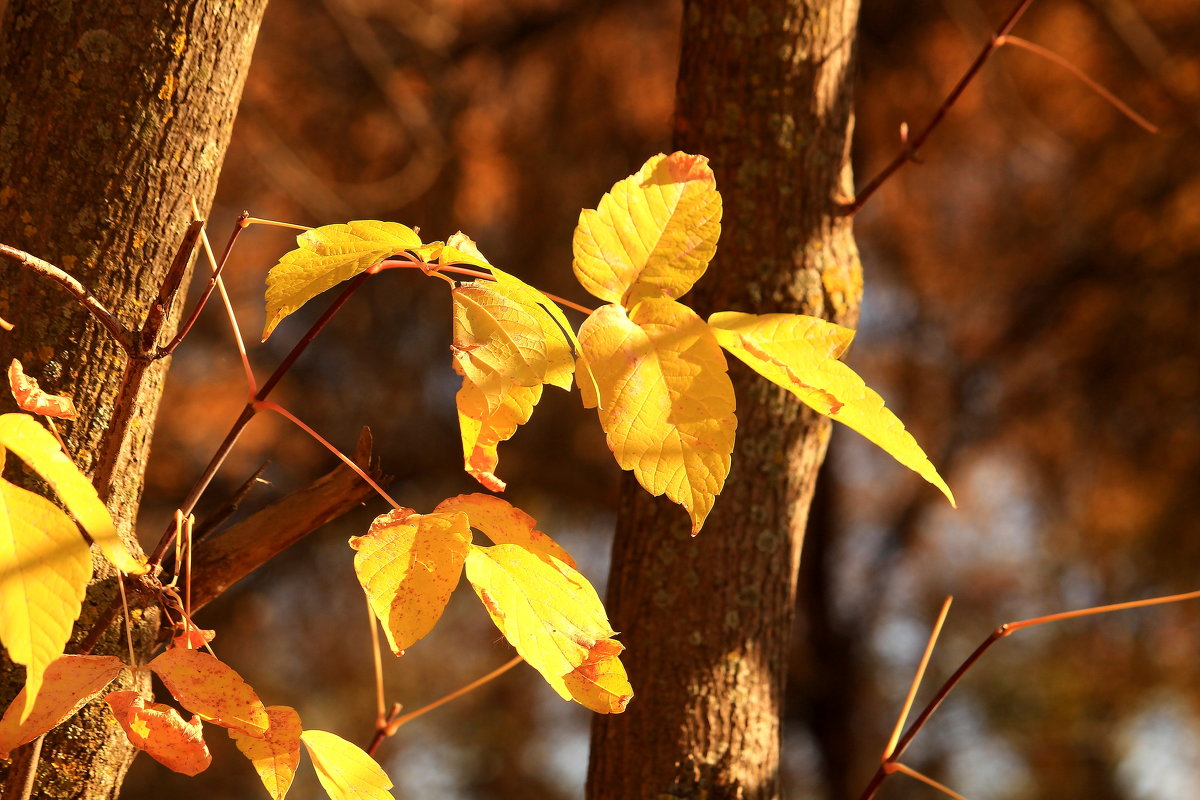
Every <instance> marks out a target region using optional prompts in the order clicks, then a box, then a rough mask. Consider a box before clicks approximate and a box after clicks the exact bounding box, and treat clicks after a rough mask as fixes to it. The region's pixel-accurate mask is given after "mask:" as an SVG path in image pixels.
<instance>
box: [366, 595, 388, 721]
mask: <svg viewBox="0 0 1200 800" xmlns="http://www.w3.org/2000/svg"><path fill="white" fill-rule="evenodd" d="M363 600H364V601H366V604H367V622H368V623H369V624H370V625H371V656H372V661H373V664H374V667H375V727H376V729H379V728H386V727H387V723H388V719H387V701H386V700H384V698H383V652H382V651H381V650H380V647H379V623H378V622H377V621H376V620H375V609H374V608H372V607H371V598H370V597H369V596H367V593H366V592H365V591H364V592H363Z"/></svg>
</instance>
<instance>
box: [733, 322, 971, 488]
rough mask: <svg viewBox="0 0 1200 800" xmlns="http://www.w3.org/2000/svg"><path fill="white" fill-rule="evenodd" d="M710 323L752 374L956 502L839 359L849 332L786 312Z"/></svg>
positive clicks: (870, 392)
mask: <svg viewBox="0 0 1200 800" xmlns="http://www.w3.org/2000/svg"><path fill="white" fill-rule="evenodd" d="M709 325H710V326H711V327H712V330H713V333H714V334H715V335H716V337H717V340H718V341H719V342H720V343H721V346H722V347H724V348H725V349H726V350H728V351H729V352H731V353H733V354H734V355H735V356H737V357H738V358H740V359H741V360H742V361H744V362H746V364H748V365H749V366H750V367H751V368H752V369H753V370H754V371H755V372H757V373H758V374H760V375H762V376H763V377H764V378H766V379H767V380H769V381H771V382H772V383H776V384H778V385H780V386H782V387H783V388H785V389H787V390H788V391H790V392H791V393H792V394H794V395H796V397H798V398H800V400H801V401H803V402H804V403H805V404H806V405H808V406H810V407H811V408H813V409H814V410H816V411H817V412H819V413H821V414H824V415H825V416H827V417H830V418H831V419H834V420H837V421H838V422H841V423H842V424H844V425H846V426H847V427H849V428H853V429H854V430H856V431H858V432H859V433H861V434H862V435H863V436H865V437H866V438H867V439H868V440H870V441H871V442H873V443H874V444H876V445H878V446H879V447H881V448H882V449H883V450H884V451H885V452H887V453H888V454H889V455H890V456H891V457H892V458H894V459H896V460H897V461H899V462H900V463H901V464H903V465H904V466H906V467H908V468H909V469H911V470H913V471H914V472H916V473H917V474H918V475H920V476H921V477H922V478H924V479H925V480H927V481H929V482H930V483H932V484H933V485H934V486H936V487H937V488H938V489H940V490H941V491H942V493H943V494H944V495H946V498H947V499H948V500H949V501H950V504H951V505H954V495H953V494H952V493H951V491H950V487H949V486H947V485H946V482H945V481H944V480H942V477H941V476H940V475H938V473H937V470H936V469H935V468H934V466H933V464H931V463H930V461H929V458H928V457H927V456H926V455H925V451H923V450H922V449H921V446H920V445H918V444H917V440H916V439H914V438H913V437H912V434H910V433H909V432H908V431H906V430H905V429H904V423H902V422H901V421H900V420H899V419H898V418H897V417H896V415H895V414H893V413H892V412H891V411H889V410H888V409H887V408H886V407H884V404H883V398H882V397H880V396H879V395H878V394H877V393H876V392H875V391H874V390H872V389H871V388H870V387H868V386H867V384H866V383H865V382H864V381H863V379H862V378H860V377H859V376H858V374H857V373H855V372H854V370H852V369H850V368H849V367H848V366H846V365H845V364H843V363H842V362H841V361H838V360H837V356H839V355H841V353H842V352H843V351H844V350H845V349H846V348H845V346H844V345H843V342H845V344H846V345H848V344H849V338H848V336H847V335H846V334H842V333H840V332H838V331H837V330H836V328H838V327H839V326H833V325H831V324H830V323H826V322H814V321H812V317H803V316H795V315H790V314H767V315H763V316H755V315H753V314H739V313H734V312H723V313H719V314H714V315H713V316H712V317H711V318H709ZM842 330H845V329H842Z"/></svg>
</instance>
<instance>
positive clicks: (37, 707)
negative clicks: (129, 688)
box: [0, 656, 125, 758]
mask: <svg viewBox="0 0 1200 800" xmlns="http://www.w3.org/2000/svg"><path fill="white" fill-rule="evenodd" d="M123 669H125V665H124V664H122V663H121V659H119V658H117V657H115V656H59V657H58V658H57V659H55V660H54V661H53V662H52V663H51V664H50V666H48V667H46V671H45V672H44V673H43V674H42V688H41V691H39V692H38V693H37V699H35V700H34V702H33V708H32V709H31V710H30V712H29V716H28V717H26V718H25V721H24V722H21V720H20V717H21V711H22V709H24V708H25V697H26V690H25V689H22V690H21V692H20V694H18V695H17V697H16V699H15V700H13V701H12V704H11V705H9V707H8V710H6V711H5V712H4V717H3V719H0V758H8V754H9V752H10V751H11V750H14V749H15V748H17V747H20V746H21V745H23V744H25V743H26V742H32V741H33V740H34V739H36V738H37V737H39V736H41V735H42V734H43V733H45V732H46V731H48V730H50V729H51V728H55V727H57V726H58V725H61V724H62V723H63V722H66V721H67V720H68V719H69V718H70V717H71V716H72V715H73V714H74V713H75V712H76V711H78V710H79V709H81V708H83V706H84V704H86V703H87V702H88V701H89V700H91V699H92V698H93V697H95V696H96V695H98V694H100V692H102V691H103V690H104V687H105V686H108V684H110V683H112V680H113V678H115V677H117V675H119V674H120V673H121V670H123Z"/></svg>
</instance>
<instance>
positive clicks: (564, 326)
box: [488, 266, 579, 391]
mask: <svg viewBox="0 0 1200 800" xmlns="http://www.w3.org/2000/svg"><path fill="white" fill-rule="evenodd" d="M488 269H489V270H490V271H491V273H492V275H493V276H495V278H496V288H497V290H499V291H500V292H502V293H503V294H505V295H506V296H507V297H509V298H510V299H511V300H513V301H514V302H517V303H520V304H521V306H522V307H523V308H524V309H525V310H526V311H527V312H529V314H530V315H531V316H532V317H533V318H534V319H536V320H537V321H538V324H539V325H541V326H542V338H543V340H544V341H545V343H546V374H545V377H544V378H543V381H542V382H543V383H548V384H550V385H551V386H557V387H558V388H560V389H566V390H568V391H569V390H570V388H571V373H572V372H574V371H575V356H574V354H573V353H572V350H573V349H575V350H578V348H579V340H578V339H576V338H575V331H574V329H572V328H571V323H570V322H568V321H567V317H566V315H565V314H563V312H562V309H561V308H559V307H558V304H557V303H555V302H554V301H553V300H551V299H550V298H549V297H547V296H546V295H544V294H542V292H541V291H539V290H538V289H535V288H534V287H532V286H530V285H529V284H527V283H525V281H523V280H521V279H520V278H518V277H516V276H514V275H509V274H508V273H507V272H505V271H504V270H502V269H498V268H497V267H492V266H489V267H488Z"/></svg>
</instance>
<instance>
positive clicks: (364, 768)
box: [300, 731, 392, 800]
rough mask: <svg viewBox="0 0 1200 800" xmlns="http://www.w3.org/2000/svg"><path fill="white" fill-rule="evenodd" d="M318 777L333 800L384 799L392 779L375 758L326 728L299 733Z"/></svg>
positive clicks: (388, 793)
mask: <svg viewBox="0 0 1200 800" xmlns="http://www.w3.org/2000/svg"><path fill="white" fill-rule="evenodd" d="M300 741H302V742H304V747H305V749H307V750H308V756H309V758H311V759H312V762H313V766H314V767H316V768H317V780H319V781H320V782H321V786H323V787H324V788H325V791H326V792H327V793H328V794H329V796H330V797H331V798H333V800H383V799H384V798H391V797H392V793H391V792H389V791H388V789H391V788H392V781H391V779H390V778H388V776H387V773H386V772H384V771H383V768H382V767H380V766H379V764H377V763H375V759H373V758H371V757H370V756H369V755H367V754H366V753H365V752H363V750H362V749H361V748H359V747H358V746H356V745H353V744H351V743H350V742H347V741H346V740H345V739H343V738H342V737H340V736H335V735H334V734H332V733H327V732H325V731H304V733H302V734H300Z"/></svg>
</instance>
